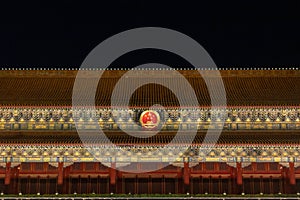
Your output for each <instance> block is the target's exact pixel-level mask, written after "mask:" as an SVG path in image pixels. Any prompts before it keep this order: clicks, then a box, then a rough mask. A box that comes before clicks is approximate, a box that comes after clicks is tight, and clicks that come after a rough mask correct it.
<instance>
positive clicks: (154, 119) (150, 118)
mask: <svg viewBox="0 0 300 200" xmlns="http://www.w3.org/2000/svg"><path fill="white" fill-rule="evenodd" d="M159 121H160V117H159V114H158V113H157V112H156V111H152V110H146V111H144V112H142V114H141V116H140V123H141V125H142V127H143V128H146V129H153V128H157V126H158V124H159Z"/></svg>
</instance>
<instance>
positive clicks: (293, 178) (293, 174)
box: [289, 162, 296, 185]
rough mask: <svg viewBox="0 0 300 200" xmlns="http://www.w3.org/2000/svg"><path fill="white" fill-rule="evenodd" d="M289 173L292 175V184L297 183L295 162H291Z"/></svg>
mask: <svg viewBox="0 0 300 200" xmlns="http://www.w3.org/2000/svg"><path fill="white" fill-rule="evenodd" d="M289 175H290V184H291V185H295V184H296V178H295V165H294V162H289Z"/></svg>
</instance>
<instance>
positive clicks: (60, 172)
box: [57, 162, 64, 185]
mask: <svg viewBox="0 0 300 200" xmlns="http://www.w3.org/2000/svg"><path fill="white" fill-rule="evenodd" d="M63 171H64V163H63V162H58V177H57V184H58V185H62V184H63V180H64V176H63Z"/></svg>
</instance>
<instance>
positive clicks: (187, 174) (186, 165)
mask: <svg viewBox="0 0 300 200" xmlns="http://www.w3.org/2000/svg"><path fill="white" fill-rule="evenodd" d="M183 183H184V184H185V185H189V184H190V169H189V163H188V162H184V163H183Z"/></svg>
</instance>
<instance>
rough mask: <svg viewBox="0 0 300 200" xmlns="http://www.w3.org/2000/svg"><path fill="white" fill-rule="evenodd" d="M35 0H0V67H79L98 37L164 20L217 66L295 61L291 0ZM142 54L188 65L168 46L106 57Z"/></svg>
mask: <svg viewBox="0 0 300 200" xmlns="http://www.w3.org/2000/svg"><path fill="white" fill-rule="evenodd" d="M41 2H43V1H41ZM41 2H38V1H37V2H35V3H34V2H30V3H29V1H20V3H17V2H12V3H9V4H8V3H7V4H3V3H2V4H0V13H1V14H0V25H1V26H0V51H1V52H0V67H79V66H80V65H81V63H82V62H83V60H84V58H85V57H86V56H87V54H88V53H89V52H90V51H91V50H92V49H93V48H94V47H95V46H97V45H98V44H99V43H100V42H102V41H103V40H104V39H106V38H108V37H110V36H112V35H114V34H117V33H119V32H122V31H125V30H128V29H131V28H137V27H145V26H157V27H165V28H170V29H174V30H177V31H180V32H182V33H184V34H186V35H188V36H190V37H192V38H194V39H195V40H197V41H198V42H199V43H200V44H201V45H202V46H203V47H204V48H205V49H206V50H207V51H208V53H209V54H210V55H211V57H212V58H213V59H214V61H215V62H216V64H217V66H219V67H298V66H299V64H300V39H299V38H300V28H299V27H300V12H299V8H300V5H299V3H297V2H298V1H294V2H295V3H294V4H276V3H270V4H267V3H265V4H261V3H259V1H257V2H256V3H255V2H253V1H249V2H246V3H243V4H234V3H231V4H229V3H228V1H226V2H223V1H220V2H223V3H211V4H201V3H200V4H196V3H194V4H192V3H183V2H184V1H182V3H176V2H175V1H170V2H168V3H164V4H162V3H159V2H154V1H142V0H140V1H127V0H126V1H120V2H119V3H118V2H116V3H114V4H102V3H95V2H93V3H92V2H85V3H84V4H79V3H75V2H73V1H58V3H53V1H49V2H48V3H41ZM99 2H101V1H99ZM186 2H189V1H186ZM199 2H201V1H199ZM242 2H244V1H242ZM270 2H271V1H270ZM148 62H158V63H163V64H167V65H170V66H183V67H184V66H188V65H189V63H187V62H186V61H185V60H183V59H182V58H180V57H178V56H176V55H173V54H172V53H168V52H164V51H159V50H150V49H149V50H139V51H135V52H131V53H128V54H125V55H123V56H121V57H120V58H119V59H117V60H116V61H115V62H114V63H113V64H112V65H113V66H117V67H119V66H124V67H127V66H128V67H132V66H135V65H138V64H142V63H148Z"/></svg>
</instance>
